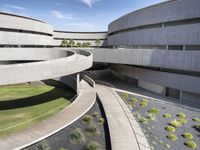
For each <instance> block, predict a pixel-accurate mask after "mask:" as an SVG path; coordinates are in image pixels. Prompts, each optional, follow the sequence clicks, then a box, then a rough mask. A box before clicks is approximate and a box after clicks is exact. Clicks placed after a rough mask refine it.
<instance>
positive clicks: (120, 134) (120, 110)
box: [95, 85, 150, 150]
mask: <svg viewBox="0 0 200 150" xmlns="http://www.w3.org/2000/svg"><path fill="white" fill-rule="evenodd" d="M95 90H96V92H97V94H98V96H99V98H100V100H101V102H102V105H103V107H104V110H105V113H106V117H107V122H108V127H109V132H110V139H111V147H112V149H113V150H122V149H124V150H150V147H149V144H148V142H147V139H146V137H145V136H144V133H143V132H142V130H141V128H140V126H139V125H138V123H137V122H136V121H135V118H134V116H133V115H132V113H131V111H130V109H129V108H128V106H127V105H126V104H125V103H124V102H123V100H122V99H121V98H120V96H119V95H118V94H117V93H116V92H115V91H113V90H112V89H110V88H108V87H105V86H101V85H96V88H95Z"/></svg>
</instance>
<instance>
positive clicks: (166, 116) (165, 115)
mask: <svg viewBox="0 0 200 150" xmlns="http://www.w3.org/2000/svg"><path fill="white" fill-rule="evenodd" d="M163 117H164V118H171V117H172V115H171V114H169V113H165V114H163Z"/></svg>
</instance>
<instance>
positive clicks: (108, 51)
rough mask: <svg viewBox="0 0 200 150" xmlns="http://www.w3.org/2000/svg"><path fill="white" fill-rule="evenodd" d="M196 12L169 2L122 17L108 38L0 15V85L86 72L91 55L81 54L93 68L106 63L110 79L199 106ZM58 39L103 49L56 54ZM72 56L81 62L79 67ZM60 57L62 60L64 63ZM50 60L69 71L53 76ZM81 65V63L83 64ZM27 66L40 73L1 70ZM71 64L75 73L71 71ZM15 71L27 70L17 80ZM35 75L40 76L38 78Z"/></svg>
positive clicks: (199, 5) (188, 2)
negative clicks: (114, 77)
mask: <svg viewBox="0 0 200 150" xmlns="http://www.w3.org/2000/svg"><path fill="white" fill-rule="evenodd" d="M199 10H200V1H199V0H171V1H167V2H164V3H160V4H157V5H153V6H150V7H147V8H143V9H140V10H137V11H134V12H131V13H129V14H127V15H125V16H122V17H121V18H119V19H117V20H115V21H113V22H112V23H111V24H110V25H109V27H108V32H92V33H91V32H67V31H54V30H53V28H52V27H51V26H50V25H48V24H46V23H44V22H42V21H39V20H36V19H33V18H28V17H23V16H18V15H14V14H7V13H0V18H1V19H0V20H1V21H0V39H1V40H0V47H1V49H0V61H1V63H2V64H4V65H1V66H0V67H1V69H0V75H1V80H0V84H10V83H15V81H16V83H18V82H27V81H29V80H30V81H35V80H43V79H48V78H56V77H61V76H65V75H70V74H74V73H79V72H81V71H83V70H85V69H88V68H89V67H91V66H92V55H91V54H90V53H87V54H86V51H90V52H92V53H93V62H97V63H108V64H109V67H110V68H111V69H112V70H113V71H114V73H115V75H116V76H118V77H120V78H122V79H124V80H128V81H129V82H130V83H131V84H133V85H135V86H138V87H141V88H144V89H147V90H150V91H152V92H155V93H158V94H161V95H164V96H169V97H173V98H176V99H180V100H183V101H185V102H188V103H194V104H200V101H199V98H200V78H199V76H200V66H199V63H200V59H199V58H200V52H199V50H200V11H199ZM63 39H72V40H74V41H75V42H76V43H77V42H80V43H82V42H90V43H91V46H92V47H95V46H96V45H95V40H97V39H98V40H100V42H101V46H102V47H104V48H94V49H84V50H83V51H82V52H80V53H79V54H77V53H73V52H71V51H70V50H69V49H68V50H67V51H68V52H63V51H60V48H58V47H59V46H60V44H61V41H62V40H63ZM55 47H56V48H55ZM105 47H107V48H105ZM111 47H112V48H111ZM66 53H67V54H66ZM72 53H73V54H72ZM76 55H78V56H80V57H83V58H80V62H79V61H78V60H77V59H79V58H78V57H76ZM68 56H70V57H71V56H74V57H72V58H70V57H68ZM63 57H64V58H65V59H67V61H66V63H64V62H65V60H64V59H63ZM88 57H89V59H88ZM54 59H56V60H57V62H56V64H57V66H56V67H55V68H59V67H60V68H62V67H63V68H66V66H68V68H69V70H68V69H66V70H65V71H64V69H60V72H59V69H55V68H53V67H52V65H49V66H50V67H48V63H51V62H53V61H54ZM68 59H70V60H71V64H69V63H68ZM82 59H84V62H87V63H86V64H84V63H83V60H82ZM42 60H46V61H42ZM30 61H34V62H35V63H36V66H37V67H38V65H37V63H40V65H41V66H40V67H41V68H42V69H41V68H39V67H38V68H35V70H34V68H32V66H31V65H30V64H27V63H23V64H20V65H16V68H13V67H14V66H12V69H11V66H6V65H5V64H8V63H19V62H30ZM38 61H39V62H38ZM59 61H60V62H59ZM42 63H47V64H45V65H46V66H44V64H42ZM53 63H54V62H53ZM64 64H65V65H64ZM72 64H73V66H77V68H76V69H74V70H72V69H71V67H70V65H72ZM75 64H76V65H75ZM19 66H20V67H22V68H23V67H24V68H27V66H28V68H27V70H26V69H24V68H23V69H22V70H23V72H24V74H23V76H24V77H20V72H21V70H20V71H17V67H19ZM7 67H8V69H7ZM41 70H42V71H44V72H42V73H41V75H39V73H40V72H41ZM45 70H46V72H45ZM12 71H13V72H14V73H13V72H12ZM26 71H27V72H26ZM29 71H31V72H35V74H34V75H33V76H34V77H31V76H29V75H28V74H30V72H29ZM11 72H12V73H11ZM17 72H18V73H19V76H17ZM26 73H27V78H26ZM8 74H12V77H9V75H8ZM13 74H15V75H16V77H13Z"/></svg>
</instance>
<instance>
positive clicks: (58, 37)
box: [54, 31, 107, 46]
mask: <svg viewBox="0 0 200 150" xmlns="http://www.w3.org/2000/svg"><path fill="white" fill-rule="evenodd" d="M63 39H72V40H74V42H75V43H78V42H79V43H84V42H89V43H90V44H91V46H97V45H96V44H95V41H96V40H97V39H99V40H100V41H101V44H100V45H99V46H106V45H107V32H66V31H54V45H55V46H60V44H61V42H62V40H63Z"/></svg>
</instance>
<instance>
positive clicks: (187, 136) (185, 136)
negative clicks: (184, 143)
mask: <svg viewBox="0 0 200 150" xmlns="http://www.w3.org/2000/svg"><path fill="white" fill-rule="evenodd" d="M182 136H183V137H184V138H185V139H187V140H192V139H193V135H192V134H191V133H189V132H186V133H184V134H183V135H182Z"/></svg>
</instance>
